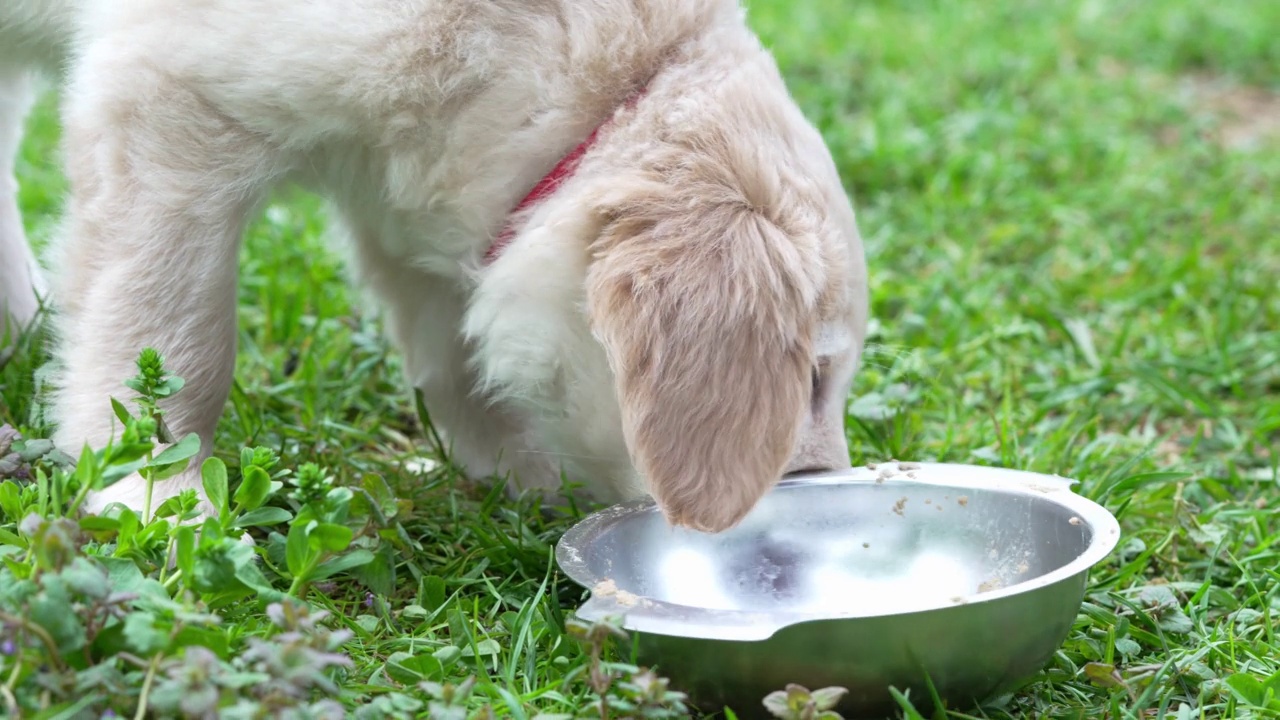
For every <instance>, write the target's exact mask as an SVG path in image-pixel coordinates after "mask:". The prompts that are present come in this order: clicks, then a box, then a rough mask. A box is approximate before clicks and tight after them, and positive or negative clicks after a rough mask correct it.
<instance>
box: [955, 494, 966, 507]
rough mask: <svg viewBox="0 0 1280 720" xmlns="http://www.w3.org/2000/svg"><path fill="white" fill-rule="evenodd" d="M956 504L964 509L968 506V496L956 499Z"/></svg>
mask: <svg viewBox="0 0 1280 720" xmlns="http://www.w3.org/2000/svg"><path fill="white" fill-rule="evenodd" d="M956 502H957V503H959V504H960V507H965V506H966V505H968V504H969V496H968V495H961V496H960V497H958V498H956Z"/></svg>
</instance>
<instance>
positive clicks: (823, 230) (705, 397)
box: [484, 55, 867, 532]
mask: <svg viewBox="0 0 1280 720" xmlns="http://www.w3.org/2000/svg"><path fill="white" fill-rule="evenodd" d="M753 60H756V61H757V62H756V63H755V65H756V66H755V67H746V68H725V69H724V74H722V75H720V76H719V77H711V78H708V77H697V76H696V75H697V74H705V73H707V72H709V71H708V70H707V69H706V68H699V69H690V70H689V72H690V73H693V74H695V76H694V77H688V78H680V77H671V78H666V79H665V80H664V81H663V83H665V84H663V83H660V84H658V85H656V86H655V88H654V90H653V91H652V94H651V95H650V96H649V97H648V98H646V99H645V100H644V101H642V102H641V103H640V105H639V107H638V108H637V109H636V110H634V111H627V112H625V113H623V114H621V115H620V116H619V118H618V119H619V122H618V124H617V127H616V128H614V129H611V130H610V131H609V132H608V136H607V137H606V138H605V139H604V140H603V141H602V143H601V145H600V147H599V148H598V149H597V150H596V151H595V156H594V157H593V158H592V159H589V160H588V161H586V162H585V163H584V165H583V167H582V169H581V171H580V175H582V177H580V178H578V179H575V180H574V181H572V182H570V183H568V184H566V185H565V187H564V189H563V190H562V191H561V192H560V193H559V196H558V197H557V198H556V199H554V200H553V201H551V202H550V203H548V208H547V209H546V210H545V212H543V211H539V212H538V213H536V214H535V216H534V217H533V219H532V220H531V222H530V230H529V231H528V233H527V234H526V236H524V237H522V238H520V239H517V240H516V242H515V244H514V247H513V248H512V250H511V251H510V252H512V253H513V254H517V253H523V254H522V257H524V258H526V259H525V260H522V261H514V258H513V267H508V268H506V269H504V270H502V272H503V273H504V274H505V275H506V277H505V279H503V280H501V281H497V282H501V283H503V284H504V285H505V287H506V288H508V289H509V288H510V287H511V284H512V283H524V284H525V286H527V287H529V288H530V290H529V292H528V293H526V294H524V295H522V296H520V297H519V298H517V297H510V298H509V300H508V301H507V302H506V304H505V306H504V307H506V308H507V310H506V312H507V313H508V314H509V315H515V314H517V313H519V308H521V307H524V308H532V307H534V306H535V305H536V304H537V303H536V302H535V300H534V298H535V297H537V298H541V300H538V301H537V302H540V303H542V304H543V306H544V307H550V306H549V305H547V304H546V302H547V301H546V300H545V298H547V297H549V296H550V295H551V294H553V292H554V293H555V294H562V295H565V297H566V298H569V297H572V296H573V295H576V298H577V299H576V300H575V301H573V302H565V303H563V304H562V305H561V306H557V307H561V309H560V310H558V311H556V312H557V314H558V317H555V318H554V319H553V321H554V323H555V324H559V325H561V327H560V328H558V329H553V328H552V327H551V326H552V324H553V322H552V321H541V320H540V321H536V322H535V321H532V320H531V318H532V312H530V314H529V317H528V318H526V319H523V320H521V322H522V323H523V325H520V326H518V327H517V326H516V324H515V323H514V322H512V324H511V325H510V326H509V327H510V330H509V331H508V332H512V333H523V334H524V336H527V337H528V338H529V340H528V342H526V343H524V350H526V351H527V347H528V346H529V345H530V344H532V343H534V342H546V343H548V344H550V345H554V344H555V341H554V340H552V338H556V337H561V338H577V339H578V340H577V342H580V341H581V339H582V338H594V340H595V341H596V342H598V347H602V348H603V350H604V357H605V358H607V366H608V372H604V373H601V372H599V370H598V368H597V369H596V370H595V371H593V370H591V369H590V363H585V362H581V361H580V360H579V356H580V355H581V353H580V352H579V351H578V350H577V349H574V348H573V347H571V346H572V345H573V342H574V341H571V340H569V339H565V340H563V342H561V344H560V347H559V348H557V349H554V350H550V351H549V354H550V355H553V356H555V357H554V359H553V358H543V359H540V360H535V359H532V356H531V355H529V354H528V353H527V352H526V354H525V356H524V357H522V358H521V359H520V361H519V363H518V364H517V363H513V362H511V360H510V358H507V359H506V360H505V361H504V362H505V365H504V368H505V369H503V370H501V373H506V374H508V375H516V374H519V373H521V372H524V373H529V372H532V371H533V370H532V369H534V368H538V369H539V370H538V372H541V373H543V380H542V386H543V387H548V386H550V385H553V384H554V385H555V386H557V387H558V388H559V390H558V392H559V393H560V394H558V395H556V396H555V397H554V398H550V399H549V397H550V396H546V395H544V396H543V398H542V400H541V403H542V405H543V406H544V408H543V409H544V410H546V409H548V408H546V407H545V406H546V405H548V404H551V405H556V404H560V405H562V407H552V408H550V410H551V412H550V413H546V412H544V413H543V417H547V416H552V415H554V416H555V417H556V421H557V422H560V423H561V424H562V425H565V426H566V427H568V426H572V427H568V431H569V433H570V434H572V433H586V434H592V435H595V436H600V435H601V434H602V433H604V434H610V433H605V432H604V431H605V430H606V429H607V430H611V431H612V433H611V434H613V435H614V436H616V437H620V438H621V442H618V443H616V444H613V445H611V446H609V447H610V448H623V449H624V450H623V452H625V455H626V457H625V458H623V460H624V462H625V461H628V460H629V464H628V465H629V467H633V468H634V471H635V472H636V473H638V476H639V477H640V478H641V479H642V482H643V484H644V486H645V488H646V489H647V491H648V492H649V493H650V494H651V495H652V496H653V497H654V498H655V499H656V500H657V502H658V504H659V505H660V506H661V508H662V510H663V511H664V512H665V513H666V516H667V517H668V519H669V520H670V522H672V523H673V524H676V525H680V526H686V527H691V528H695V529H699V530H704V531H713V532H714V531H720V530H724V529H727V528H729V527H731V526H733V525H735V524H736V523H737V522H738V521H740V520H741V519H742V517H743V516H744V515H745V514H746V513H747V512H748V511H750V510H751V508H753V507H754V506H755V504H756V502H757V501H758V500H759V499H760V497H761V496H762V495H764V493H765V492H766V491H767V490H768V489H769V488H770V487H772V485H773V484H774V483H775V482H777V481H778V480H779V479H780V478H782V477H783V476H784V475H785V474H786V473H789V472H796V471H801V470H816V469H834V468H841V467H847V466H848V465H849V456H848V448H847V442H846V438H845V433H844V417H845V406H846V398H847V396H848V393H849V391H850V387H851V384H852V378H853V375H854V372H855V368H856V366H857V365H858V362H859V356H860V353H861V350H862V345H863V338H864V334H865V328H866V317H867V307H866V305H867V290H866V277H865V266H864V259H863V251H862V246H861V242H860V240H859V237H858V232H857V229H856V226H855V222H854V214H853V211H852V209H851V207H850V203H849V200H848V198H847V196H846V194H845V192H844V190H843V188H842V186H841V183H840V179H839V176H838V174H837V172H836V168H835V164H834V162H833V161H832V158H831V156H830V154H829V152H828V150H827V148H826V146H825V144H824V142H823V140H822V138H821V136H820V135H819V134H818V132H817V131H816V130H815V129H814V128H813V126H812V125H810V124H809V122H808V121H807V120H806V119H805V118H804V117H803V115H802V114H801V112H800V111H799V110H798V108H797V107H796V106H795V105H794V104H793V102H792V101H791V99H790V97H789V96H788V94H787V92H786V90H785V89H784V87H783V84H782V81H781V79H780V78H779V77H778V76H777V74H776V70H775V69H774V67H773V65H772V62H771V61H768V62H765V61H763V60H761V59H760V56H759V55H757V56H753ZM699 87H701V88H703V89H696V88H699ZM661 93H669V95H670V97H663V98H660V97H659V95H660V94H661ZM521 243H527V245H526V247H525V248H524V249H521V248H520V247H519V246H520V244H521ZM571 248H572V249H571ZM584 251H585V252H584ZM539 254H541V257H540V258H539V257H538V255H539ZM515 262H522V263H524V264H523V266H522V268H514V263H515ZM570 268H572V269H570ZM517 272H519V273H524V278H523V279H518V278H516V277H515V274H516V273H517ZM557 274H560V275H561V276H563V277H564V278H567V277H569V276H570V275H572V276H574V277H575V280H574V283H573V284H574V285H576V286H577V288H578V290H577V293H573V294H570V291H569V290H567V289H564V288H561V289H559V290H555V291H552V290H551V289H550V288H551V286H552V284H553V283H558V282H560V281H559V280H556V279H553V278H555V277H556V276H557ZM531 276H536V277H537V280H536V281H535V280H530V279H529V278H530V277H531ZM579 283H581V284H579ZM495 284H497V283H496V282H495ZM583 287H585V294H582V293H583V290H582V288H583ZM510 294H511V293H510V292H508V295H510ZM583 299H585V312H582V313H579V312H578V309H579V308H582V307H583V306H582V305H580V304H578V303H581V302H582V301H583ZM534 324H536V325H537V327H536V328H534V327H532V326H533V325H534ZM535 335H536V336H537V338H539V340H537V341H535V340H534V336H535ZM495 342H496V341H492V339H491V341H490V342H489V343H488V345H487V346H486V347H487V349H485V350H484V352H487V353H489V354H490V355H492V354H493V353H495V352H498V350H495V348H497V345H496V344H495ZM515 344H516V343H514V342H512V341H510V339H508V340H507V341H506V345H507V347H508V348H511V347H514V345H515ZM578 347H580V345H579V346H578ZM596 352H598V349H597V350H596ZM552 364H554V367H555V372H554V373H549V372H546V368H547V367H550V366H551V365H552ZM495 367H496V364H495V363H494V362H490V364H489V367H488V369H487V371H486V374H487V376H489V377H490V378H492V376H493V375H494V372H495V370H494V368H495ZM602 383H611V385H612V387H608V386H602ZM529 387H530V386H529V385H528V384H526V394H528V391H527V389H528V388H529ZM575 392H576V393H577V397H578V400H576V401H569V402H562V401H561V400H559V399H556V398H567V397H571V396H573V395H574V393H575ZM590 397H594V402H595V403H596V404H598V405H602V406H603V405H606V404H607V405H610V406H612V405H613V403H611V402H607V401H608V400H614V399H616V406H615V407H616V412H615V413H612V415H611V417H609V420H610V424H612V425H613V426H615V427H611V428H602V427H599V426H600V425H601V423H602V421H601V418H602V417H606V416H605V415H603V414H602V413H599V412H587V411H582V407H583V406H585V405H590V404H591V402H593V401H592V400H590V399H584V398H590ZM575 408H577V409H576V410H575ZM560 436H561V437H564V436H565V435H564V433H560ZM601 447H604V446H603V445H597V446H596V447H593V448H588V447H585V446H581V445H580V446H579V447H578V448H577V453H578V454H582V455H589V454H592V453H594V454H596V455H599V454H602V453H603V454H607V453H608V452H609V450H601V449H600V448H601ZM552 451H553V452H557V451H558V452H563V453H565V454H566V455H569V454H570V453H569V452H568V451H567V450H565V449H563V448H561V449H554V448H553V449H552ZM585 479H586V480H588V481H590V480H592V479H593V478H585Z"/></svg>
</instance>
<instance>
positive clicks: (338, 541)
mask: <svg viewBox="0 0 1280 720" xmlns="http://www.w3.org/2000/svg"><path fill="white" fill-rule="evenodd" d="M354 535H355V533H353V532H352V531H351V528H349V527H346V526H345V525H334V524H333V523H321V524H319V525H317V526H316V527H315V529H314V530H312V531H311V542H312V543H313V544H316V545H318V546H319V547H320V548H321V549H323V550H327V551H329V552H331V553H337V552H342V551H343V550H346V549H347V546H348V545H350V544H351V538H352V537H354Z"/></svg>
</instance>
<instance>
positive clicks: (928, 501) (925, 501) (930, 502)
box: [924, 498, 933, 505]
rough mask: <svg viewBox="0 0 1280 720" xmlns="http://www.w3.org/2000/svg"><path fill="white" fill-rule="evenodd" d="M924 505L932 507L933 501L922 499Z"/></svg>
mask: <svg viewBox="0 0 1280 720" xmlns="http://www.w3.org/2000/svg"><path fill="white" fill-rule="evenodd" d="M924 504H925V505H932V504H933V500H931V499H930V498H925V499H924Z"/></svg>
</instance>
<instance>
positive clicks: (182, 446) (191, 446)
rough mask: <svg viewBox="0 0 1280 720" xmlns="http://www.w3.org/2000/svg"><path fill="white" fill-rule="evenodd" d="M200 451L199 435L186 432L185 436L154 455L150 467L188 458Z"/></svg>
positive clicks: (170, 463)
mask: <svg viewBox="0 0 1280 720" xmlns="http://www.w3.org/2000/svg"><path fill="white" fill-rule="evenodd" d="M199 452H200V435H199V434H197V433H187V435H186V437H184V438H182V439H181V440H179V441H178V442H176V443H174V444H173V445H170V446H169V447H167V448H165V449H164V450H163V451H161V452H160V454H159V455H156V456H155V458H154V459H153V460H152V461H151V465H152V467H163V466H165V465H172V464H174V463H178V462H182V461H184V460H190V459H191V458H193V457H195V456H196V454H198V453H199Z"/></svg>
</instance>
